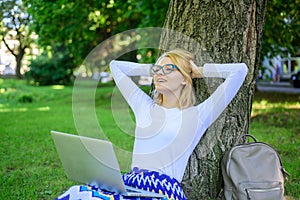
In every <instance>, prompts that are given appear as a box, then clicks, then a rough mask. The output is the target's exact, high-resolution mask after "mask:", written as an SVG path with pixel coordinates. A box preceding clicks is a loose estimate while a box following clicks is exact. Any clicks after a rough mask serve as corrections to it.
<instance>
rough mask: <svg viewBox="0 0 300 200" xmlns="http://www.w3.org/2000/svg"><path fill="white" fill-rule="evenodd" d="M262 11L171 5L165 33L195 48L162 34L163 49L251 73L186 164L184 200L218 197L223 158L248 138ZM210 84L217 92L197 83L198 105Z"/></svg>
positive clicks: (230, 4) (176, 0) (215, 4)
mask: <svg viewBox="0 0 300 200" xmlns="http://www.w3.org/2000/svg"><path fill="white" fill-rule="evenodd" d="M266 8H267V5H266V1H264V0H261V1H256V0H242V1H235V0H226V1H206V0H198V1H192V0H171V2H170V6H169V10H168V13H167V16H166V20H165V24H164V27H165V28H166V29H172V30H176V31H178V32H180V33H183V34H185V35H187V36H189V37H191V38H193V39H195V40H196V41H197V42H198V44H199V45H198V46H197V45H194V44H192V43H191V42H192V41H191V40H182V39H183V38H182V37H176V36H174V35H172V32H165V33H164V34H163V36H162V39H161V49H172V48H174V47H178V46H179V47H184V48H186V49H188V50H190V51H192V52H194V53H195V54H196V55H197V57H196V60H197V64H198V65H203V64H204V63H205V62H207V61H212V62H215V63H230V62H244V63H246V64H247V66H248V68H249V72H248V75H247V78H246V80H245V82H244V84H243V86H242V88H241V89H240V91H239V93H238V94H237V96H236V97H235V98H234V99H233V101H232V102H231V103H230V105H229V106H228V108H227V109H226V110H225V111H224V112H223V113H222V115H221V116H220V117H219V118H218V120H217V121H216V122H215V123H214V124H213V125H212V126H211V127H210V128H209V129H208V130H207V132H206V134H205V135H204V137H203V138H202V139H201V141H200V143H199V144H198V146H197V147H196V149H195V151H194V153H193V154H192V156H191V158H190V160H189V165H188V167H187V169H186V172H185V176H184V180H183V183H182V185H183V187H184V190H185V192H186V195H187V199H216V198H217V197H218V195H219V193H220V189H221V185H222V178H221V171H220V169H221V167H220V161H221V158H222V155H223V153H224V152H225V151H226V150H228V149H229V148H230V146H231V145H232V144H233V143H234V142H235V141H236V139H237V137H238V135H240V134H242V133H247V132H248V128H249V123H250V113H251V105H252V99H253V94H254V89H255V87H254V85H255V78H256V74H257V70H258V65H259V52H260V47H261V38H262V31H263V30H262V29H263V25H264V15H265V11H266ZM207 55H209V56H208V57H209V58H207ZM208 82H211V84H208V85H209V86H210V85H213V87H215V86H216V84H218V83H219V82H220V80H216V81H214V80H208V79H207V80H202V81H200V80H198V81H195V86H196V93H197V96H198V98H199V101H202V100H203V99H205V98H206V96H207V94H208V93H209V91H210V89H211V88H210V87H207V83H208ZM205 88H206V89H205Z"/></svg>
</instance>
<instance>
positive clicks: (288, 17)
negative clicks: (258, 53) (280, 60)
mask: <svg viewBox="0 0 300 200" xmlns="http://www.w3.org/2000/svg"><path fill="white" fill-rule="evenodd" d="M299 19H300V0H287V1H281V0H269V1H268V8H267V13H266V20H265V21H266V22H265V26H264V34H263V42H262V55H263V56H268V57H271V58H272V57H274V56H277V55H282V56H283V57H287V56H288V54H289V53H290V54H291V56H295V55H296V54H297V53H298V54H299V53H300V43H299V41H300V20H299Z"/></svg>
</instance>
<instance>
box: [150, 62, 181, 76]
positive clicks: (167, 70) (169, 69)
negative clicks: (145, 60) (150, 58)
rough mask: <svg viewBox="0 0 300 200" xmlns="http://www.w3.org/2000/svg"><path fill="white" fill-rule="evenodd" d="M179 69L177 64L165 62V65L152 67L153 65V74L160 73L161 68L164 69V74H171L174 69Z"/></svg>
mask: <svg viewBox="0 0 300 200" xmlns="http://www.w3.org/2000/svg"><path fill="white" fill-rule="evenodd" d="M175 69H176V70H178V71H180V70H179V68H178V67H177V66H176V65H174V64H165V65H163V66H160V65H153V66H152V67H151V72H152V73H153V74H158V72H159V71H160V70H162V72H163V73H164V74H170V73H171V72H172V71H174V70H175Z"/></svg>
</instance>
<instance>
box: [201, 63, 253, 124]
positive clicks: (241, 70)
mask: <svg viewBox="0 0 300 200" xmlns="http://www.w3.org/2000/svg"><path fill="white" fill-rule="evenodd" d="M247 71H248V68H247V66H246V65H245V64H244V63H229V64H205V65H204V67H203V68H202V69H201V73H202V74H203V76H204V77H210V78H212V77H218V78H224V79H225V81H224V82H223V83H222V84H221V85H220V86H218V88H217V89H216V90H215V91H214V92H213V93H212V94H211V96H210V97H209V98H208V99H206V100H205V101H204V102H203V103H201V104H200V105H199V106H198V109H199V114H200V118H201V119H202V122H204V123H205V124H206V125H207V127H208V126H209V125H210V124H212V123H213V122H214V121H215V120H216V119H217V118H218V117H219V115H220V114H221V113H222V112H223V110H224V109H225V108H226V107H227V105H228V104H229V103H230V102H231V100H232V99H233V98H234V96H235V95H236V94H237V92H238V90H239V89H240V87H241V85H242V84H243V82H244V80H245V77H246V75H247Z"/></svg>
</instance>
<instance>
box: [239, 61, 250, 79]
mask: <svg viewBox="0 0 300 200" xmlns="http://www.w3.org/2000/svg"><path fill="white" fill-rule="evenodd" d="M240 73H241V74H242V76H243V77H246V76H247V74H248V67H247V65H246V64H245V63H241V67H240Z"/></svg>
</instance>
